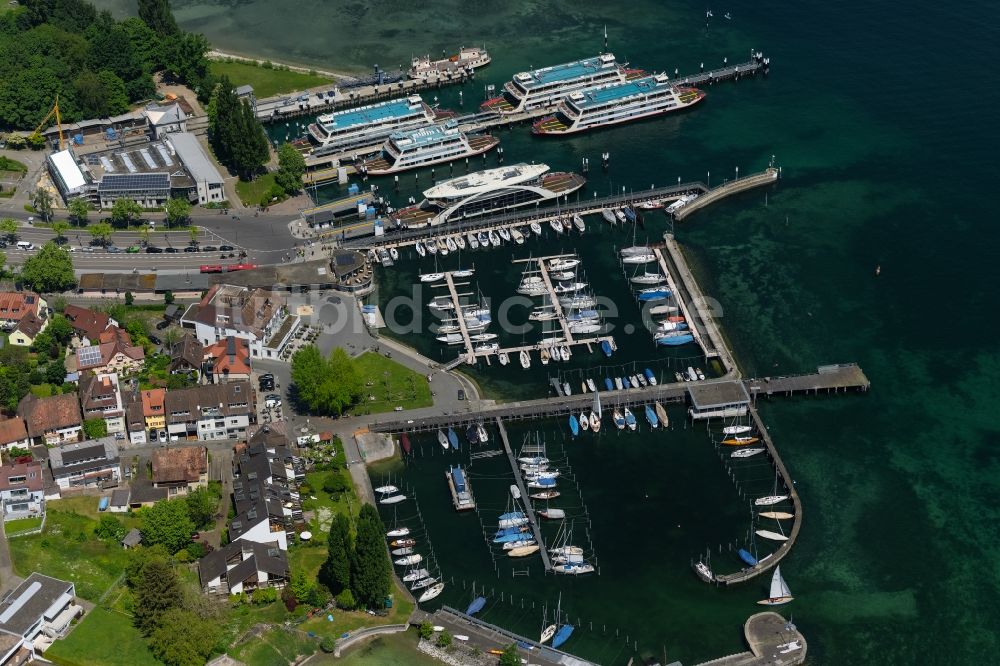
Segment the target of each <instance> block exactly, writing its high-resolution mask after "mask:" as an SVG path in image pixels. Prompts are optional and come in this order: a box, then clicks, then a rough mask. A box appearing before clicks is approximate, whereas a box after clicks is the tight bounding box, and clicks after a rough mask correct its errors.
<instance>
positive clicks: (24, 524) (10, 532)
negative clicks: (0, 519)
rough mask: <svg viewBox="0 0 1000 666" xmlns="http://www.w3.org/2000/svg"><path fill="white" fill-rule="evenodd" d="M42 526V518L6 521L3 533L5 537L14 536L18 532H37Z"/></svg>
mask: <svg viewBox="0 0 1000 666" xmlns="http://www.w3.org/2000/svg"><path fill="white" fill-rule="evenodd" d="M41 525H42V518H41V516H39V517H38V518H19V519H17V520H8V521H7V522H6V523H4V524H3V529H4V532H6V533H7V536H14V535H16V534H18V533H19V532H29V531H31V530H37V529H38V528H39V527H41Z"/></svg>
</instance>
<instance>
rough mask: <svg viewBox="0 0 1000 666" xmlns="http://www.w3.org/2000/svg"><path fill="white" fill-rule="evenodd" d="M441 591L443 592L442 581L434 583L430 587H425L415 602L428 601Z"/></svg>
mask: <svg viewBox="0 0 1000 666" xmlns="http://www.w3.org/2000/svg"><path fill="white" fill-rule="evenodd" d="M442 592H444V583H435V584H434V585H432V586H431V587H429V588H427V589H426V590H425V591H424V593H423V594H421V595H420V596H419V597H418V598H417V602H419V603H423V602H425V601H430V600H431V599H434V598H435V597H437V596H438V595H439V594H441V593H442Z"/></svg>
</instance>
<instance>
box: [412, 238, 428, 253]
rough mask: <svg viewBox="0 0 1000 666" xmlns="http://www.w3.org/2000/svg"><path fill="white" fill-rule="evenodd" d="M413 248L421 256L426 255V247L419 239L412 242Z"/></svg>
mask: <svg viewBox="0 0 1000 666" xmlns="http://www.w3.org/2000/svg"><path fill="white" fill-rule="evenodd" d="M413 249H415V250H416V251H417V254H419V255H420V256H421V257H426V256H427V249H426V248H424V244H423V243H421V242H420V241H417V242H416V243H414V244H413Z"/></svg>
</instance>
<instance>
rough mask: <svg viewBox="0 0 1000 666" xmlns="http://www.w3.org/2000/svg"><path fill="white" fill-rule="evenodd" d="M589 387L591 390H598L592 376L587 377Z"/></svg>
mask: <svg viewBox="0 0 1000 666" xmlns="http://www.w3.org/2000/svg"><path fill="white" fill-rule="evenodd" d="M587 388H589V389H590V390H591V391H595V392H596V391H597V384H595V383H594V380H593V379H591V378H590V377H587Z"/></svg>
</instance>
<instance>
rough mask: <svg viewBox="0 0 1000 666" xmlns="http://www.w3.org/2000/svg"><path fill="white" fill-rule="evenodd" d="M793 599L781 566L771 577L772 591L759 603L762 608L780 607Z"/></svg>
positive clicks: (777, 567) (775, 568) (776, 568)
mask: <svg viewBox="0 0 1000 666" xmlns="http://www.w3.org/2000/svg"><path fill="white" fill-rule="evenodd" d="M792 599H794V597H792V591H791V590H790V589H788V583H786V582H785V579H784V578H782V577H781V565H780V564H779V565H778V566H776V567H774V574H773V575H772V576H771V589H770V592H769V593H768V597H767V599H762V600H761V601H758V602H757V603H758V604H760V605H761V606H780V605H782V604H787V603H788V602H789V601H791V600H792ZM786 645H787V644H786Z"/></svg>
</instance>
